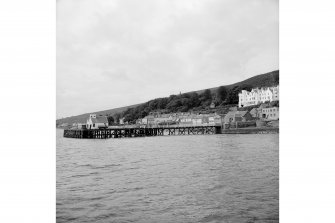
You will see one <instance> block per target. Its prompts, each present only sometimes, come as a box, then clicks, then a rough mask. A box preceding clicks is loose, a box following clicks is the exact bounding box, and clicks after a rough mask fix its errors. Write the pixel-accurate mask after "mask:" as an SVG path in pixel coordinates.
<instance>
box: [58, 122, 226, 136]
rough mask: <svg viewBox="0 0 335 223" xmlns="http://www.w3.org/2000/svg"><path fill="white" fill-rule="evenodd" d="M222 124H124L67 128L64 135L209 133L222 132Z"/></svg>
mask: <svg viewBox="0 0 335 223" xmlns="http://www.w3.org/2000/svg"><path fill="white" fill-rule="evenodd" d="M220 128H221V127H220V126H215V125H199V126H194V125H190V126H186V125H178V126H160V127H158V126H155V127H147V126H145V127H135V126H122V127H119V126H118V127H110V128H106V129H65V130H64V137H67V138H88V139H90V138H92V139H96V138H97V139H100V138H103V139H105V138H124V137H143V136H164V135H205V134H207V135H209V134H218V133H220Z"/></svg>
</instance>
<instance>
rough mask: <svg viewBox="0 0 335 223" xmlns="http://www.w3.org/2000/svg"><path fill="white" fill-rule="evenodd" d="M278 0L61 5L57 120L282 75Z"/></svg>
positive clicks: (84, 0) (73, 1)
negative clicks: (275, 73)
mask: <svg viewBox="0 0 335 223" xmlns="http://www.w3.org/2000/svg"><path fill="white" fill-rule="evenodd" d="M278 29H279V14H278V0H141V1H139V0H80V1H78V0H57V118H60V117H67V116H71V115H78V114H82V113H86V112H93V111H99V110H105V109H110V108H116V107H121V106H126V105H131V104H137V103H142V102H145V101H148V100H150V99H154V98H157V97H165V96H169V95H171V94H178V93H179V92H180V91H181V92H187V91H193V90H200V89H205V88H210V87H216V86H220V85H226V84H231V83H234V82H237V81H241V80H244V79H246V78H249V77H251V76H254V75H256V74H261V73H266V72H269V71H273V70H276V69H279V49H278V44H279V40H278V38H279V37H278V35H279V30H278Z"/></svg>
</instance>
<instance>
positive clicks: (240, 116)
mask: <svg viewBox="0 0 335 223" xmlns="http://www.w3.org/2000/svg"><path fill="white" fill-rule="evenodd" d="M250 120H253V117H252V116H251V114H250V113H249V112H248V111H230V112H228V113H227V114H226V115H225V116H224V119H223V121H224V123H230V122H246V121H250Z"/></svg>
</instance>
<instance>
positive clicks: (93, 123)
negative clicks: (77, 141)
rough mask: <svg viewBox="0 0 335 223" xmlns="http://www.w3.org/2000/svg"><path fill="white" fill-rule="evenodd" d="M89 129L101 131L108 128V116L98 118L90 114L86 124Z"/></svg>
mask: <svg viewBox="0 0 335 223" xmlns="http://www.w3.org/2000/svg"><path fill="white" fill-rule="evenodd" d="M86 128H87V129H99V128H108V120H107V116H97V115H96V114H90V117H89V118H88V119H87V122H86Z"/></svg>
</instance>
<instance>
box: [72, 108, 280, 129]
mask: <svg viewBox="0 0 335 223" xmlns="http://www.w3.org/2000/svg"><path fill="white" fill-rule="evenodd" d="M256 119H262V120H279V107H277V106H270V105H268V104H261V105H260V106H259V107H256V108H253V109H251V110H250V111H247V110H246V111H238V110H237V109H235V110H231V111H229V112H228V113H227V114H224V115H219V114H217V113H212V114H193V113H173V114H157V113H156V114H150V115H148V116H146V117H144V118H142V119H138V120H137V121H136V124H139V125H145V126H155V125H175V124H178V125H203V124H209V125H217V124H223V123H225V124H227V123H235V122H248V121H252V120H256ZM73 128H78V129H83V128H85V129H99V128H108V119H107V117H106V116H97V115H96V114H90V116H89V118H88V119H87V121H86V123H75V124H73Z"/></svg>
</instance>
